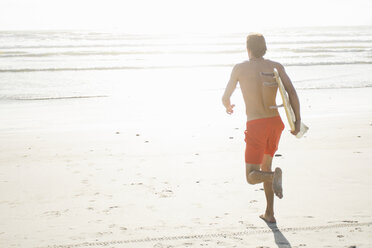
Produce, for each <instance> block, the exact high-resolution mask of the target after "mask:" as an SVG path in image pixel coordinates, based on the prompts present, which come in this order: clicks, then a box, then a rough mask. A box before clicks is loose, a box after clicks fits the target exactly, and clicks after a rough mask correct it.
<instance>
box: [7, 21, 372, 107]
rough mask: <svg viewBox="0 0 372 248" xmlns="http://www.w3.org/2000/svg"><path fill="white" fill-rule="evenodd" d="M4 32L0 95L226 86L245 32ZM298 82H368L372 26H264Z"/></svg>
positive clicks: (371, 81) (49, 96)
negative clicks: (274, 27)
mask: <svg viewBox="0 0 372 248" xmlns="http://www.w3.org/2000/svg"><path fill="white" fill-rule="evenodd" d="M251 31H256V30H247V31H246V32H241V33H226V34H200V33H199V34H130V33H125V32H105V31H1V32H0V101H20V100H42V99H44V100H54V99H70V98H81V97H103V96H104V97H111V96H119V97H129V98H130V97H132V98H135V97H136V95H143V94H145V95H146V94H147V95H148V96H149V95H154V94H156V95H158V96H162V95H169V94H172V92H179V93H181V92H188V94H189V93H190V92H195V91H200V90H220V91H221V90H223V88H224V87H225V85H226V83H227V80H228V78H229V74H230V72H231V69H232V67H233V65H234V64H236V63H239V62H241V61H244V60H247V52H246V48H245V39H246V36H247V34H248V33H249V32H251ZM262 33H263V34H264V36H265V38H266V42H267V47H268V51H267V53H266V55H265V58H267V59H271V60H274V61H278V62H280V63H282V64H283V65H284V66H285V67H286V70H287V72H288V74H289V76H290V77H291V79H292V81H293V83H294V85H295V87H296V88H297V89H303V90H306V89H314V88H315V89H324V88H350V87H371V86H372V26H358V27H302V28H283V29H266V30H262Z"/></svg>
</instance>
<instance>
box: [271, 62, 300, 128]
mask: <svg viewBox="0 0 372 248" xmlns="http://www.w3.org/2000/svg"><path fill="white" fill-rule="evenodd" d="M276 69H277V70H278V72H279V76H280V78H281V80H282V82H283V85H284V88H285V90H286V91H287V93H288V97H289V102H290V104H291V106H292V109H293V112H294V114H295V118H296V122H295V130H294V131H292V134H294V135H296V134H297V133H298V132H300V127H301V113H300V100H299V99H298V95H297V92H296V89H295V88H294V86H293V84H292V81H291V79H290V78H289V76H288V75H287V73H286V71H285V69H284V66H283V65H281V64H278V65H277V66H276Z"/></svg>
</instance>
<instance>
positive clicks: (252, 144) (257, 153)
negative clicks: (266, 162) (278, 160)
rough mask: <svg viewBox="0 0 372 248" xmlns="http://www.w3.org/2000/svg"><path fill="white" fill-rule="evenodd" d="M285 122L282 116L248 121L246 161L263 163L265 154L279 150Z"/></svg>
mask: <svg viewBox="0 0 372 248" xmlns="http://www.w3.org/2000/svg"><path fill="white" fill-rule="evenodd" d="M283 129H284V124H283V122H282V119H281V118H280V116H275V117H269V118H263V119H256V120H252V121H248V122H247V129H246V130H245V132H244V134H245V143H246V148H245V162H246V163H248V164H261V163H262V159H263V157H264V154H269V155H270V156H271V157H273V156H274V154H275V152H276V150H278V144H279V139H280V135H281V134H282V131H283Z"/></svg>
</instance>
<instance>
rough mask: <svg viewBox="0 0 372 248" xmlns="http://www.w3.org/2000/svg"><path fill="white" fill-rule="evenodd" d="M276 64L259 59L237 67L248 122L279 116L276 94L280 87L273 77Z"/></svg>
mask: <svg viewBox="0 0 372 248" xmlns="http://www.w3.org/2000/svg"><path fill="white" fill-rule="evenodd" d="M276 64H277V63H275V62H273V61H270V60H265V59H257V60H250V61H246V62H243V63H241V64H238V65H237V71H236V73H237V80H238V81H239V84H240V88H241V91H242V93H243V98H244V102H245V107H246V113H247V120H248V121H249V120H254V119H260V118H268V117H274V116H278V115H279V113H278V110H277V109H276V108H272V106H276V101H275V99H276V93H277V90H278V85H277V84H276V82H275V79H274V78H273V77H272V76H268V75H266V76H265V75H264V74H265V73H270V74H272V73H273V71H274V68H276Z"/></svg>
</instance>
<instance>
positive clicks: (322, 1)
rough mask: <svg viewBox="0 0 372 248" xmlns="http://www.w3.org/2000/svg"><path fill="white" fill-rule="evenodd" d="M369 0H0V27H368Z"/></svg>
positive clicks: (165, 29)
mask: <svg viewBox="0 0 372 248" xmlns="http://www.w3.org/2000/svg"><path fill="white" fill-rule="evenodd" d="M371 10H372V1H371V0H353V1H351V0H347V1H346V0H308V1H301V0H266V1H265V0H255V1H250V0H132V1H130V0H58V1H57V0H1V1H0V30H13V29H21V30H28V29H119V30H121V31H127V32H177V31H178V32H184V31H187V32H193V31H195V32H206V31H211V32H218V31H221V32H225V31H232V32H234V31H241V30H247V29H255V28H256V29H257V28H261V27H271V26H312V25H314V26H319V25H321V26H328V25H372V15H371V13H370V12H371Z"/></svg>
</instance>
